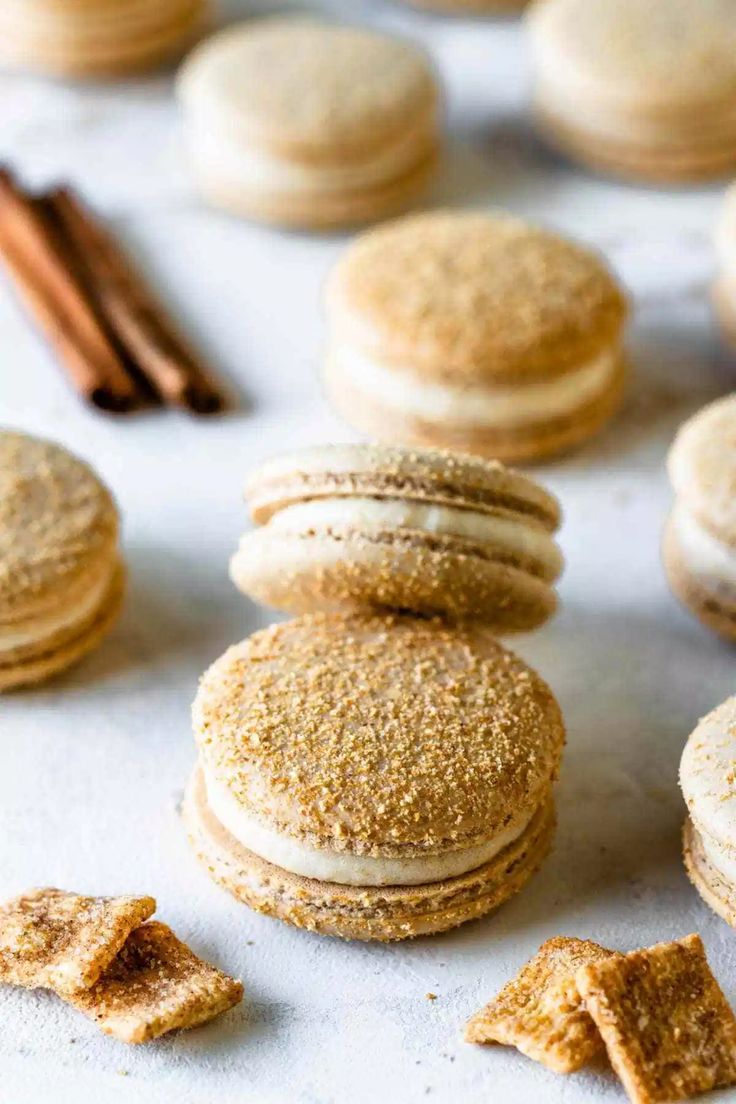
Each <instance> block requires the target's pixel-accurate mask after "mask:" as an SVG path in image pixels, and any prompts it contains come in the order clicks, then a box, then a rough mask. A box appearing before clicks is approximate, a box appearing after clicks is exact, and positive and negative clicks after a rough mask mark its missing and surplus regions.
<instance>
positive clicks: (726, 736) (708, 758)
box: [680, 698, 736, 927]
mask: <svg viewBox="0 0 736 1104" xmlns="http://www.w3.org/2000/svg"><path fill="white" fill-rule="evenodd" d="M735 761H736V698H729V699H728V700H727V701H725V702H724V703H723V704H722V705H719V706H718V708H717V709H714V710H713V711H712V712H711V713H709V714H708V715H707V717H703V719H702V720H701V721H700V722H699V724H698V725H697V727H696V728H695V730H694V732H693V733H692V734H691V736H690V738H689V739H688V742H687V744H686V745H685V750H684V752H683V754H682V761H681V763H680V786H681V788H682V792H683V795H684V797H685V802H686V804H687V807H688V814H689V815H688V817H687V819H686V821H685V829H684V836H683V845H684V847H683V851H684V859H685V868H686V870H687V873H688V875H689V877H690V880H691V881H692V883H693V885H694V886H695V888H696V889H697V891H698V893H699V894H700V896H701V897H702V898H703V900H704V901H705V902H706V904H707V905H709V906H710V908H712V909H713V910H714V912H717V913H718V915H719V916H721V917H723V919H724V920H725V921H726V922H727V923H729V924H730V925H731V926H732V927H736V803H735V802H734V799H735V798H736V785H735V784H734V771H733V764H734V762H735Z"/></svg>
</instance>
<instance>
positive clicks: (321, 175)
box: [189, 114, 434, 195]
mask: <svg viewBox="0 0 736 1104" xmlns="http://www.w3.org/2000/svg"><path fill="white" fill-rule="evenodd" d="M433 141H434V138H433V134H432V131H430V130H428V131H427V133H426V135H420V140H419V141H417V135H416V133H414V132H412V134H411V135H410V136H408V137H407V136H406V135H403V136H402V137H401V138H400V139H399V140H398V141H396V142H394V143H392V144H391V145H389V146H388V147H383V148H382V149H381V150H380V152H379V153H377V154H376V155H374V156H373V157H370V158H366V159H361V160H358V161H353V162H352V163H349V164H337V165H332V164H329V165H325V164H319V163H315V164H310V163H309V162H305V161H301V162H300V161H298V160H296V159H294V158H289V157H282V156H279V155H278V154H277V153H272V152H270V151H269V150H267V149H264V148H262V147H258V146H256V145H254V144H247V143H246V142H245V139H244V138H243V136H242V135H238V134H237V133H236V132H234V131H231V132H227V131H226V130H225V129H223V128H222V127H217V126H213V125H212V120H211V118H210V117H209V115H208V114H205V115H203V118H201V119H198V118H197V117H196V115H194V116H193V117H192V118H191V119H190V123H189V144H190V147H191V149H192V151H193V153H194V156H195V157H196V159H197V163H198V165H199V166H200V170H201V171H202V172H203V173H204V174H206V176H207V177H209V178H211V179H213V180H216V181H217V182H218V183H221V184H223V185H230V186H232V187H237V188H243V189H245V190H253V191H259V192H260V191H268V192H278V193H280V194H282V195H283V194H286V195H292V194H293V195H299V194H304V193H307V194H309V193H312V192H317V193H320V192H330V191H339V192H343V191H361V190H363V189H365V188H371V187H373V186H376V185H380V184H382V183H384V182H386V181H390V180H393V179H395V178H397V177H400V176H402V175H403V174H404V173H405V172H408V171H409V170H410V169H411V168H412V166H413V165H415V164H416V165H418V164H419V162H420V161H421V160H422V159H423V158H424V157H425V156H427V155H428V153H429V152H430V149H431V147H432V144H433Z"/></svg>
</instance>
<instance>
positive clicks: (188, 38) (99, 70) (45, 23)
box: [0, 0, 209, 78]
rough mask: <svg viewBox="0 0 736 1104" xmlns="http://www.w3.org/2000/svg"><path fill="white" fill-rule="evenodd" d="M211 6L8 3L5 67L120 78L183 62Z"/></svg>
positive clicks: (95, 0) (0, 52)
mask: <svg viewBox="0 0 736 1104" xmlns="http://www.w3.org/2000/svg"><path fill="white" fill-rule="evenodd" d="M208 11H209V2H208V0H156V2H155V3H151V2H150V0H74V3H69V0H3V3H2V5H0V65H5V66H10V67H12V68H27V69H34V70H37V71H38V72H41V73H48V74H50V75H52V76H59V77H89V78H98V77H114V76H119V75H122V74H124V73H128V72H134V71H137V70H140V69H145V68H150V67H153V66H155V65H160V64H162V63H163V62H165V61H169V60H171V59H172V58H174V57H177V56H179V55H180V54H181V53H182V52H183V51H184V50H185V49H186V48H187V47H189V46H191V45H192V44H193V42H194V41H195V38H196V37H197V35H198V34H199V33H200V32H201V31H202V29H203V27H204V25H205V22H206V17H207V13H208Z"/></svg>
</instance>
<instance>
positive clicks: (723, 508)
mask: <svg viewBox="0 0 736 1104" xmlns="http://www.w3.org/2000/svg"><path fill="white" fill-rule="evenodd" d="M667 465H668V469H669V474H670V480H671V483H672V487H673V489H674V492H675V504H674V507H673V509H672V512H671V514H670V517H669V520H668V522H667V527H666V530H665V537H664V548H663V555H664V564H665V569H666V572H667V576H668V579H669V582H670V586H671V587H672V590H673V591H674V593H675V594H676V595H677V597H678V598H679V599H680V601H681V602H682V603H683V604H684V605H685V606H686V607H687V608H688V609H689V610H690V612H691V613H693V614H695V616H696V617H697V618H698V619H699V620H700V621H702V622H703V624H704V625H707V626H708V628H711V629H713V630H715V632H717V633H720V634H721V635H722V636H725V637H726V638H727V639H729V640H736V395H729V396H727V397H726V398H723V399H719V400H717V401H716V402H714V403H711V404H710V405H709V406H706V407H704V408H703V409H702V410H700V411H699V412H698V413H697V414H695V415H694V416H693V417H692V418H690V420H689V421H687V422H685V424H684V425H683V426H682V428H681V429H680V431H679V432H678V434H677V436H676V437H675V440H674V443H673V445H672V448H671V449H670V453H669V457H668V461H667Z"/></svg>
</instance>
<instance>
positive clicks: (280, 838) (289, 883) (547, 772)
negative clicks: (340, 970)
mask: <svg viewBox="0 0 736 1104" xmlns="http://www.w3.org/2000/svg"><path fill="white" fill-rule="evenodd" d="M193 718H194V730H195V735H196V739H197V742H198V746H199V763H198V765H197V767H196V769H195V772H194V776H193V778H192V782H191V784H190V786H189V789H188V792H187V796H186V800H185V806H184V817H185V822H186V826H187V829H188V833H189V837H190V840H191V843H192V846H193V848H194V850H195V852H196V854H197V855H198V856H199V858H200V859H201V861H202V863H203V864H204V866H205V868H206V870H207V871H208V873H209V874H210V876H211V877H212V878H214V880H215V881H216V882H218V883H220V884H221V885H222V886H224V887H225V888H226V889H228V890H229V891H230V892H231V893H232V894H233V895H234V896H235V897H237V898H238V899H239V900H241V901H243V902H245V903H246V904H247V905H249V906H250V907H251V908H254V909H256V910H257V911H258V912H263V913H266V914H267V915H269V916H275V917H278V918H279V919H281V920H285V921H287V922H289V923H291V924H295V925H296V926H297V927H302V928H308V929H309V930H311V931H316V932H320V933H322V934H326V935H337V936H342V937H344V938H346V939H363V940H372V939H374V940H384V941H386V940H396V939H407V938H410V937H412V936H416V935H422V934H429V933H431V932H439V931H444V930H446V929H448V928H452V927H455V926H456V925H458V924H461V923H463V922H464V921H466V920H471V919H473V918H475V917H478V916H482V915H483V914H485V913H487V912H490V911H491V910H492V909H495V908H496V906H498V905H499V904H501V903H502V902H503V901H504V900H506V899H507V898H508V897H509V896H511V894H513V893H515V892H516V891H517V890H519V889H520V888H521V887H522V885H523V884H524V883H525V882H526V881H527V879H528V878H529V877H530V876H531V875H532V874H533V873H534V871H535V870H536V869H537V867H538V866H539V864H540V863H541V861H542V859H543V858H544V856H545V854H546V853H547V851H548V849H549V847H550V845H551V840H552V835H553V829H554V806H553V795H552V789H553V782H554V780H555V777H556V775H557V770H558V766H559V761H560V756H561V753H562V747H563V743H564V728H563V722H562V718H561V716H560V711H559V707H558V705H557V703H556V701H555V699H554V697H553V696H552V693H551V691H550V690H549V689H548V687H547V686H546V685H545V683H544V682H543V681H542V680H541V679H540V678H539V676H538V675H536V674H535V673H534V672H533V671H531V670H530V669H529V668H528V667H527V666H526V665H525V664H524V663H522V661H521V660H519V659H517V658H516V657H515V656H514V655H512V654H511V653H510V652H508V651H506V650H505V649H504V648H503V647H502V646H501V645H500V644H498V643H497V642H495V641H494V640H493V638H492V637H491V635H490V633H488V632H487V631H486V630H484V629H479V628H477V627H475V628H473V627H451V626H448V625H446V624H445V623H444V622H442V621H439V620H421V619H418V618H414V617H409V616H400V615H398V616H389V615H386V616H380V615H361V614H354V615H350V614H347V615H341V614H308V615H305V616H303V617H300V618H297V619H295V620H292V621H288V622H286V623H283V624H279V625H274V626H272V627H271V628H269V629H265V630H263V631H261V632H258V633H256V634H255V635H253V636H252V637H250V638H249V639H248V640H245V641H243V642H242V643H241V644H236V645H235V646H234V647H232V648H230V649H229V650H228V651H227V652H226V653H225V654H224V655H223V656H222V657H221V658H220V659H218V660H217V661H216V662H215V663H214V664H213V665H212V667H211V668H210V669H209V670H208V671H207V672H206V673H205V675H204V677H203V678H202V681H201V683H200V687H199V692H198V694H197V697H196V700H195V702H194V708H193Z"/></svg>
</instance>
